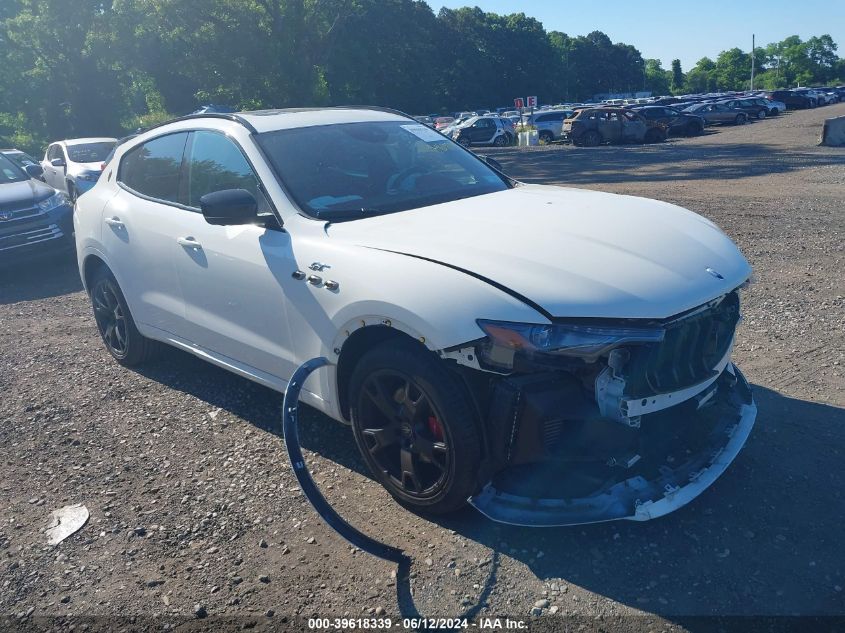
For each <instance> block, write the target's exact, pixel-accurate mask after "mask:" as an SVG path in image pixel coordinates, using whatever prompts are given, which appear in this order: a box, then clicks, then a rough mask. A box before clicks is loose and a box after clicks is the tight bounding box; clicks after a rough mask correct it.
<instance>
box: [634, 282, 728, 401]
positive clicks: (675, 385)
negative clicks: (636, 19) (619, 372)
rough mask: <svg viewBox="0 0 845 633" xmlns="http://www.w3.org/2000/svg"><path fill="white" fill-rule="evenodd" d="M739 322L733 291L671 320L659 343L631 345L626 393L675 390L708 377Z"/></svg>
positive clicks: (642, 394) (644, 394)
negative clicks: (701, 307)
mask: <svg viewBox="0 0 845 633" xmlns="http://www.w3.org/2000/svg"><path fill="white" fill-rule="evenodd" d="M738 322H739V295H738V293H737V292H736V291H734V292H731V293H730V294H727V295H725V296H724V297H723V298H722V299H721V301H719V302H718V303H716V304H715V305H711V306H709V307H707V308H704V309H698V310H693V311H692V312H691V313H690V314H689V316H682V317H680V318H678V319H675V320H673V321H670V322H669V323H667V324H666V325H665V328H666V335H665V337H664V339H663V341H662V342H661V343H657V344H653V345H645V346H642V347H632V348H631V360H630V361H629V362H628V364H627V365H626V367H625V374H626V376H625V381H626V388H625V392H626V393H625V395H627V396H633V397H639V396H647V395H653V394H660V393H667V392H670V391H677V390H678V389H683V388H684V387H689V386H691V385H694V384H696V383H699V382H702V381H704V380H706V379H707V378H709V377H711V376H712V375H713V372H714V368H715V367H716V365H717V364H718V363H719V361H720V360H721V359H722V358H723V357H724V355H725V354H726V353H727V352H728V348H729V347H730V345H731V341H732V340H733V336H734V330H735V329H736V324H737V323H738Z"/></svg>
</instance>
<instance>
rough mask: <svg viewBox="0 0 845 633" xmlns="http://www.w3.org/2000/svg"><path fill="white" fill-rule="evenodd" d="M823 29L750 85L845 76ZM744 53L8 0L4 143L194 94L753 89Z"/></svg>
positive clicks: (261, 103) (360, 5)
mask: <svg viewBox="0 0 845 633" xmlns="http://www.w3.org/2000/svg"><path fill="white" fill-rule="evenodd" d="M836 51H837V46H836V43H835V42H834V41H833V40H832V39H831V37H830V36H829V35H821V36H819V37H812V38H810V39H809V40H807V41H802V40H801V39H800V38H799V37H798V36H792V37H788V38H786V39H785V40H783V41H782V42H777V43H773V44H769V45H768V46H765V47H761V48H758V49H757V50H756V51H755V64H756V68H757V69H758V75H757V78H756V79H755V87H760V88H777V87H791V86H794V85H796V84H798V83H800V84H801V85H807V84H822V83H829V82H839V83H841V82H842V81H843V78H845V60H843V59H841V58H839V57H838V55H837V53H836ZM750 73H751V55H750V53H749V52H746V51H742V50H740V49H739V48H733V49H730V50H728V51H723V52H721V53H720V54H719V55H718V56H717V57H716V59H715V60H711V59H709V58H706V57H705V58H703V59H701V60H700V61H699V62H698V63H697V64H696V65H695V67H693V68H692V69H690V70H688V71H687V72H684V71H683V69H682V68H681V64H680V61H678V60H674V61H673V62H672V67H671V68H670V69H664V68H663V67H662V65H661V62H660V61H659V60H656V59H644V58H643V56H642V54H641V53H640V51H639V50H637V49H636V48H635V47H634V46H631V45H630V44H625V43H622V42H612V41H611V40H610V38H609V37H608V36H607V35H605V34H604V33H602V32H600V31H594V32H592V33H589V34H588V35H579V36H570V35H567V34H566V33H562V32H559V31H546V30H545V29H544V28H543V25H542V24H541V23H540V22H539V21H537V20H536V19H534V18H531V17H529V16H526V15H525V14H524V13H514V14H511V15H498V14H495V13H486V12H484V11H482V10H481V9H479V8H477V7H475V8H471V7H465V8H461V9H446V8H443V9H441V10H440V12H439V13H437V14H435V13H434V12H433V11H432V10H431V8H430V7H429V5H427V4H426V3H425V2H421V1H419V0H73V2H69V1H68V0H3V2H2V4H0V88H2V90H0V144H2V145H5V146H8V145H13V146H17V147H21V148H24V149H28V150H30V151H32V152H39V151H41V149H42V148H43V146H44V144H45V143H46V142H47V141H49V140H51V139H56V138H65V137H73V136H85V135H103V134H108V135H121V134H123V133H125V132H127V131H131V130H134V129H135V128H137V127H144V126H147V125H150V124H153V123H156V122H159V121H161V120H165V119H167V118H170V117H171V116H174V115H177V114H184V113H187V112H190V111H192V110H194V109H195V108H196V107H197V106H199V105H201V104H204V103H220V104H227V105H230V106H232V107H235V108H237V109H260V108H269V107H293V106H314V105H317V106H319V105H336V104H374V105H382V106H389V107H394V108H397V109H400V110H403V111H406V112H409V113H413V114H418V113H422V114H427V113H433V112H445V111H447V110H463V109H471V110H474V109H478V108H493V107H496V106H503V105H507V104H509V103H512V99H513V98H514V97H516V96H525V95H529V94H530V95H539V96H540V100H541V102H544V103H556V102H572V101H581V100H584V99H587V98H590V97H592V96H593V95H595V94H600V93H628V92H637V91H650V92H652V93H654V94H669V93H684V92H702V91H714V90H736V89H744V88H748V86H749V78H750Z"/></svg>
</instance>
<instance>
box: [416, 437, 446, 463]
mask: <svg viewBox="0 0 845 633" xmlns="http://www.w3.org/2000/svg"><path fill="white" fill-rule="evenodd" d="M414 448H415V449H416V451H417V452H418V453H419V456H420V459H422V460H423V461H425V462H427V463H429V464H432V465H433V466H436V467H437V468H438V469H439V470H445V469H446V456H447V455H448V453H449V449H448V448H447V447H446V444H445V443H444V442H432V441H431V440H430V439H428V438H425V437H419V436H418V437H416V438H415V439H414Z"/></svg>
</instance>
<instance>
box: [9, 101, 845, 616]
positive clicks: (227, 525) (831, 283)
mask: <svg viewBox="0 0 845 633" xmlns="http://www.w3.org/2000/svg"><path fill="white" fill-rule="evenodd" d="M837 114H838V115H843V114H845V104H839V105H836V106H830V107H827V108H824V109H820V110H810V111H802V112H796V113H792V114H789V115H787V116H782V117H778V118H776V119H772V120H767V121H762V122H757V123H754V124H752V125H748V126H744V127H739V128H714V129H713V130H712V131H711V132H709V133H707V134H705V135H704V136H701V137H698V138H694V139H679V140H672V141H670V142H668V143H666V144H662V145H655V146H626V147H600V148H570V147H557V146H552V147H543V148H537V149H532V150H523V151H519V150H516V149H505V150H501V151H498V150H497V151H494V153H495V155H496V157H497V158H498V159H499V160H500V161H501V162H502V164H503V165H504V167H505V170H506V171H508V172H509V173H511V174H513V175H514V176H516V177H518V178H520V179H523V180H526V181H531V182H543V183H559V184H570V185H574V186H578V187H589V188H595V189H604V190H611V191H615V192H618V193H626V194H633V195H644V196H650V197H655V198H659V199H662V200H667V201H670V202H674V203H678V204H681V205H683V206H685V207H688V208H690V209H692V210H694V211H697V212H699V213H702V214H704V215H706V216H707V217H709V218H711V219H713V220H714V221H716V222H717V223H719V224H720V225H721V226H722V227H723V228H724V230H725V231H726V232H727V233H728V234H729V235H731V237H732V238H734V239H735V240H736V241H737V242H738V243H739V245H740V246H741V248H742V250H743V251H744V253H745V254H746V256H747V257H748V258H749V260H750V261H751V263H752V264H753V266H754V268H755V271H756V277H757V282H756V284H755V285H753V286H752V287H751V289H750V290H749V291H747V292H746V295H745V299H746V303H745V308H744V315H745V320H744V322H743V324H742V325H741V326H740V330H739V334H738V342H737V347H736V353H735V358H736V360H737V362H738V364H739V365H740V367H741V368H742V369H743V370H744V371H745V373H746V375H747V377H748V378H749V380H750V381H751V382H752V383H753V385H754V389H755V396H756V398H757V402H758V405H759V416H758V422H757V426H756V427H755V429H754V431H753V433H752V435H751V438H750V440H749V442H748V445H747V447H746V449H745V450H744V452H743V453H741V454H740V456H739V457H738V459H737V460H736V462H735V463H734V465H732V466H731V468H730V469H729V470H728V472H727V473H726V474H725V475H724V476H723V477H722V478H721V479H720V480H719V481H718V482H716V484H715V485H714V486H713V487H712V488H711V489H709V490H708V491H707V492H705V494H703V495H702V496H701V497H700V498H699V499H698V500H696V501H695V502H693V503H692V504H690V505H689V506H687V507H686V508H684V509H682V510H680V511H678V512H676V513H675V514H673V515H670V516H668V517H666V518H663V519H660V520H657V521H653V522H649V523H645V524H638V523H629V522H621V523H619V522H617V523H609V524H600V525H593V526H587V527H579V528H569V529H553V530H540V531H537V530H525V529H512V528H506V527H502V526H497V525H495V524H492V523H490V522H488V521H486V520H484V519H483V518H482V517H480V516H479V515H477V514H476V513H474V512H473V511H469V510H468V511H466V512H464V513H462V514H460V515H459V516H456V517H454V518H450V519H449V520H444V521H439V522H432V521H429V520H427V519H423V518H420V517H418V516H415V515H413V514H410V513H408V512H406V511H405V510H403V509H402V508H401V507H399V506H398V505H396V504H395V503H393V502H392V501H391V499H390V498H389V496H388V495H387V494H386V493H385V492H384V491H383V489H382V488H381V487H380V486H378V485H377V484H375V483H374V482H373V481H372V480H371V479H370V478H369V477H368V476H367V473H366V471H365V469H364V466H363V464H362V462H361V460H360V459H359V457H358V455H357V453H356V449H355V447H354V444H353V443H352V441H351V434H350V433H349V430H348V429H347V428H346V427H344V426H341V425H339V424H337V423H335V422H333V421H331V420H328V419H326V418H324V417H322V416H321V415H318V414H317V413H315V412H313V411H310V410H309V411H306V412H304V413H303V415H302V416H301V418H300V423H301V425H302V427H303V428H302V436H303V438H302V439H303V444H304V446H305V448H306V449H307V457H308V459H309V460H310V461H309V464H310V466H311V468H312V469H313V472H314V474H315V478H316V480H317V481H318V483H319V484H320V485H321V487H322V489H323V490H324V491H325V493H326V495H327V496H328V497H329V499H330V500H331V501H332V502H333V503H334V504H336V507H337V508H338V509H339V510H340V512H341V513H342V514H343V515H344V516H346V517H348V518H349V519H350V521H352V522H353V523H355V524H356V525H358V526H360V527H362V528H363V529H364V530H365V531H368V532H369V533H371V534H373V535H379V536H380V537H381V538H383V539H384V541H386V542H388V543H390V544H394V545H398V546H401V547H402V548H404V549H405V550H406V552H407V553H408V554H409V555H410V556H411V557H412V558H413V564H412V568H411V577H410V579H409V581H404V580H403V579H402V577H401V575H400V578H399V586H398V587H397V578H396V577H395V575H394V574H393V573H392V572H394V568H393V567H392V566H391V565H389V564H387V563H385V562H382V561H379V560H377V559H375V558H372V557H370V556H368V555H366V554H363V553H361V552H358V551H354V550H352V549H351V548H350V547H349V546H348V545H347V544H345V542H343V541H342V540H341V539H340V538H339V537H338V536H337V535H336V534H335V533H333V532H332V531H331V530H330V529H328V528H327V527H326V526H325V525H323V524H322V523H321V522H320V521H319V520H318V519H317V517H316V515H315V513H314V512H313V511H312V510H311V508H310V507H309V506H308V505H307V503H306V502H305V500H304V498H303V496H302V494H301V493H300V492H299V490H298V487H297V486H296V483H295V480H294V478H293V475H292V473H291V470H290V468H289V467H288V465H287V463H286V458H285V455H284V453H283V447H282V442H281V439H280V437H279V435H278V433H277V432H276V431H275V429H276V428H277V427H278V423H279V420H278V418H279V411H280V404H281V397H280V396H279V395H278V394H275V393H273V392H271V391H268V390H266V389H264V388H262V387H259V386H256V385H254V384H252V383H250V382H247V381H246V380H243V379H240V378H237V377H235V376H232V375H230V374H228V373H226V372H224V371H222V370H219V369H216V368H214V367H212V366H210V365H206V364H204V363H202V362H201V361H199V360H196V359H194V358H193V357H191V356H188V355H186V354H183V353H181V352H176V351H172V352H169V353H168V354H167V355H166V357H165V358H164V359H162V360H161V361H158V362H156V363H155V364H152V365H150V366H149V367H146V368H144V369H143V370H141V371H130V370H127V369H124V368H122V367H120V366H118V365H117V364H115V363H114V362H112V361H111V359H110V357H109V356H108V355H107V353H106V352H105V351H104V349H103V347H102V345H101V342H100V340H99V338H98V336H97V332H96V330H95V327H94V322H93V319H92V317H91V313H90V309H89V305H88V301H87V298H86V296H85V295H84V294H83V292H82V290H81V284H80V282H79V279H78V274H77V272H76V270H75V268H74V267H73V266H74V264H73V262H72V261H70V260H69V259H67V258H66V259H60V260H56V261H46V262H43V263H41V264H38V265H36V266H20V267H17V268H14V269H11V270H6V271H3V272H2V273H0V445H2V447H3V450H2V455H0V614H5V615H6V616H8V617H9V620H8V621H7V622H6V624H8V623H9V622H19V623H20V624H21V626H23V627H26V626H29V625H31V624H32V623H41V624H43V625H45V626H52V625H57V624H61V625H62V626H63V627H71V626H73V625H74V624H76V625H78V624H80V623H83V624H96V623H100V624H103V625H104V626H116V625H117V624H118V623H117V622H116V621H115V620H114V619H108V617H112V618H113V617H114V616H124V617H131V618H133V619H132V620H121V621H120V624H122V625H125V626H126V628H127V630H129V629H131V628H147V627H151V626H153V625H155V626H156V627H157V628H163V627H165V626H168V625H180V627H181V626H184V627H187V628H191V627H192V626H194V627H195V626H196V625H203V626H206V625H208V626H213V627H218V626H220V625H221V624H222V623H221V621H220V620H215V618H216V617H220V616H226V617H229V616H231V618H232V619H231V620H227V622H228V623H230V624H231V625H232V626H244V627H246V626H256V627H257V628H259V629H260V628H265V627H266V628H270V627H280V628H286V627H289V628H291V630H303V629H306V628H307V623H306V622H304V621H301V620H297V619H296V618H297V617H306V618H307V617H309V616H315V615H316V616H321V617H330V618H333V617H339V616H344V615H347V616H354V617H363V616H369V615H372V614H379V615H380V614H382V613H386V614H387V615H388V616H393V617H394V618H396V617H398V616H400V605H401V612H402V614H403V615H408V614H413V613H414V612H415V611H414V610H415V609H416V612H417V613H419V614H423V615H425V616H454V615H458V614H459V613H468V614H469V615H471V616H479V617H483V616H511V617H514V618H520V619H524V620H526V621H528V620H529V619H530V616H529V613H530V611H531V609H532V608H533V607H534V606H535V603H537V604H538V605H547V606H545V607H544V608H543V615H542V616H540V617H539V618H537V620H538V621H542V622H545V623H546V626H548V625H549V624H550V623H557V625H555V626H561V627H562V626H563V624H564V623H566V624H567V626H573V624H574V623H577V624H578V625H584V626H586V627H587V628H588V629H593V628H595V629H596V630H599V629H602V628H603V630H608V629H615V628H626V629H630V630H638V631H639V630H642V631H661V630H683V629H688V630H700V625H701V621H698V620H695V619H694V618H693V616H714V615H717V616H734V615H772V616H779V615H786V616H789V615H839V616H843V615H845V593H843V587H845V554H844V553H843V552H844V551H845V550H843V546H842V526H843V525H845V499H844V498H843V490H845V468H843V463H845V408H843V407H845V378H844V377H843V373H845V369H843V365H844V364H845V246H843V245H845V214H844V213H843V200H845V150H843V149H841V148H840V149H834V148H820V147H817V146H816V145H815V143H816V141H817V138H818V135H819V130H820V124H821V121H822V120H823V119H824V118H826V117H829V116H834V115H837ZM491 151H493V150H491ZM72 503H84V504H85V505H86V506H87V507H88V509H89V510H90V513H91V518H90V520H89V522H88V524H87V525H86V526H85V527H84V528H83V529H82V530H81V531H80V532H79V533H77V534H76V535H74V536H73V537H71V538H69V539H68V540H67V541H65V542H64V543H62V544H61V545H60V546H58V547H55V548H53V547H48V546H47V545H46V538H45V535H44V533H43V531H44V528H45V527H46V526H47V523H48V519H49V516H50V511H51V510H52V509H55V508H59V507H61V506H64V505H67V504H72ZM409 588H410V589H411V590H412V591H413V596H412V598H411V596H410V594H409V593H408V589H409ZM397 595H399V596H401V600H399V602H397ZM542 600H547V601H548V602H542V603H540V602H538V601H542ZM552 607H556V609H553V608H552ZM197 610H199V612H200V613H199V614H200V615H204V614H206V613H207V615H208V618H207V619H204V620H193V618H194V617H195V613H196V611H197ZM552 611H556V612H557V613H556V614H555V615H552V614H551V612H552ZM40 616H43V617H42V618H41V619H39V617H40ZM55 616H62V618H63V619H55ZM90 616H102V617H101V618H100V619H95V620H86V619H85V618H87V617H90ZM566 616H570V618H567V617H566ZM572 616H589V619H578V618H574V619H572ZM0 621H2V620H0ZM839 625H841V621H840V623H839ZM535 628H540V627H535ZM576 628H577V627H576ZM69 630H72V629H69ZM561 630H562V628H561Z"/></svg>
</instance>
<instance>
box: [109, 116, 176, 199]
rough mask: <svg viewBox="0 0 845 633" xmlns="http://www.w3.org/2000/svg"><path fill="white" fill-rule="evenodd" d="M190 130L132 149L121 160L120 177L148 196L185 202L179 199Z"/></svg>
mask: <svg viewBox="0 0 845 633" xmlns="http://www.w3.org/2000/svg"><path fill="white" fill-rule="evenodd" d="M187 140H188V133H187V132H178V133H176V134H168V135H167V136H160V137H159V138H156V139H153V140H151V141H148V142H146V143H144V144H143V145H140V146H139V147H136V148H135V149H132V150H130V151H129V152H127V153H126V155H125V156H124V157H123V159H122V160H121V161H120V169H119V171H118V175H117V179H118V181H119V182H121V183H123V184H124V185H126V186H127V187H129V188H130V189H132V190H133V191H137V192H138V193H140V194H143V195H145V196H150V197H151V198H156V199H158V200H165V201H167V202H177V203H178V202H182V201H181V200H180V199H179V175H180V170H181V166H182V154H184V152H185V142H186V141H187Z"/></svg>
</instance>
